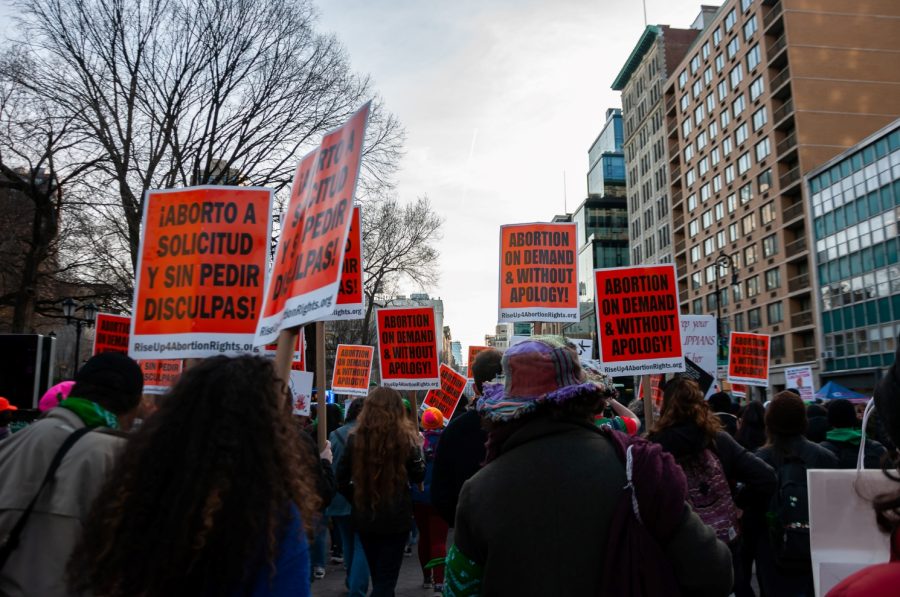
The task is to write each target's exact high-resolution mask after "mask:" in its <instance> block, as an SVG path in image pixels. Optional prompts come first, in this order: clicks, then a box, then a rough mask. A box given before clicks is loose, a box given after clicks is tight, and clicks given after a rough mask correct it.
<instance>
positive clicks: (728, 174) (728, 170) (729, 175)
mask: <svg viewBox="0 0 900 597" xmlns="http://www.w3.org/2000/svg"><path fill="white" fill-rule="evenodd" d="M733 182H734V164H728V165H727V166H725V184H731V183H733Z"/></svg>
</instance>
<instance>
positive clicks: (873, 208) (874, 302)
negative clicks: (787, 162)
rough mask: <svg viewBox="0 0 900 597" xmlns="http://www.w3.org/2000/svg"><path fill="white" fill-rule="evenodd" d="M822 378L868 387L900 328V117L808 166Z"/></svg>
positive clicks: (886, 362)
mask: <svg viewBox="0 0 900 597" xmlns="http://www.w3.org/2000/svg"><path fill="white" fill-rule="evenodd" d="M805 184H806V187H807V196H808V197H809V198H810V203H809V205H807V210H808V211H809V213H811V214H812V217H813V220H812V229H813V235H814V236H813V238H814V240H815V245H814V246H811V247H810V249H811V250H812V251H813V255H814V256H815V257H814V258H815V266H816V267H815V269H814V271H815V277H816V285H815V288H816V292H815V298H814V299H813V300H814V302H815V304H816V306H817V308H818V310H819V317H817V318H816V320H817V321H819V322H821V324H820V325H818V326H817V327H816V330H817V333H818V334H819V336H820V345H821V346H823V348H824V349H823V351H822V354H821V357H822V372H821V378H822V382H823V383H824V382H825V381H832V380H833V381H836V382H837V383H839V384H841V385H843V386H846V387H849V388H853V389H855V390H857V391H860V392H863V393H866V392H869V391H871V390H872V389H873V388H874V386H875V384H876V383H877V382H878V380H879V379H880V378H881V377H882V373H883V371H884V370H885V369H887V367H889V366H890V365H891V364H892V363H893V362H894V351H895V350H896V345H895V343H896V338H897V336H898V335H900V235H898V232H900V231H898V226H900V119H898V120H895V121H894V122H893V123H892V124H890V125H889V126H887V127H885V128H883V129H882V130H880V131H878V132H877V133H875V134H874V135H872V136H871V137H869V138H867V139H865V140H863V141H862V142H860V143H858V144H857V145H854V146H853V147H852V148H850V149H848V150H847V151H845V152H843V153H841V154H840V155H838V156H837V157H835V158H833V159H831V160H829V161H828V162H826V163H825V164H823V165H822V166H820V167H818V168H816V169H815V170H814V171H812V172H810V173H809V175H808V176H807V177H806V181H805Z"/></svg>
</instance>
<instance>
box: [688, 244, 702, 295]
mask: <svg viewBox="0 0 900 597" xmlns="http://www.w3.org/2000/svg"><path fill="white" fill-rule="evenodd" d="M693 253H694V249H691V254H692V255H693ZM697 259H700V251H697ZM701 286H703V278H702V277H701V276H700V272H694V273H692V274H691V289H692V290H697V289H698V288H700V287H701Z"/></svg>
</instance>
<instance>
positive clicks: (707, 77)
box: [703, 66, 712, 87]
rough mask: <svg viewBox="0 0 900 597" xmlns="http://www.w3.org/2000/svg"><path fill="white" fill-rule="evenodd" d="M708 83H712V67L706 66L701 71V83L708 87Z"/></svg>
mask: <svg viewBox="0 0 900 597" xmlns="http://www.w3.org/2000/svg"><path fill="white" fill-rule="evenodd" d="M710 83H712V69H711V68H709V67H708V66H707V67H706V70H704V71H703V84H704V85H706V86H707V87H709V84H710Z"/></svg>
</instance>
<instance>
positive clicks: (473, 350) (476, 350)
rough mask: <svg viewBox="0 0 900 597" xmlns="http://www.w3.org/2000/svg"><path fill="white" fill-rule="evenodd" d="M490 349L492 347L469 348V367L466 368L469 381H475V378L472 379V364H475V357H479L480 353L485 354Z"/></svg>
mask: <svg viewBox="0 0 900 597" xmlns="http://www.w3.org/2000/svg"><path fill="white" fill-rule="evenodd" d="M489 348H490V346H470V347H469V360H468V366H467V367H466V377H467V378H468V379H475V378H474V377H472V363H474V362H475V357H477V356H478V353H479V352H484V351H485V350H488V349H489Z"/></svg>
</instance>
